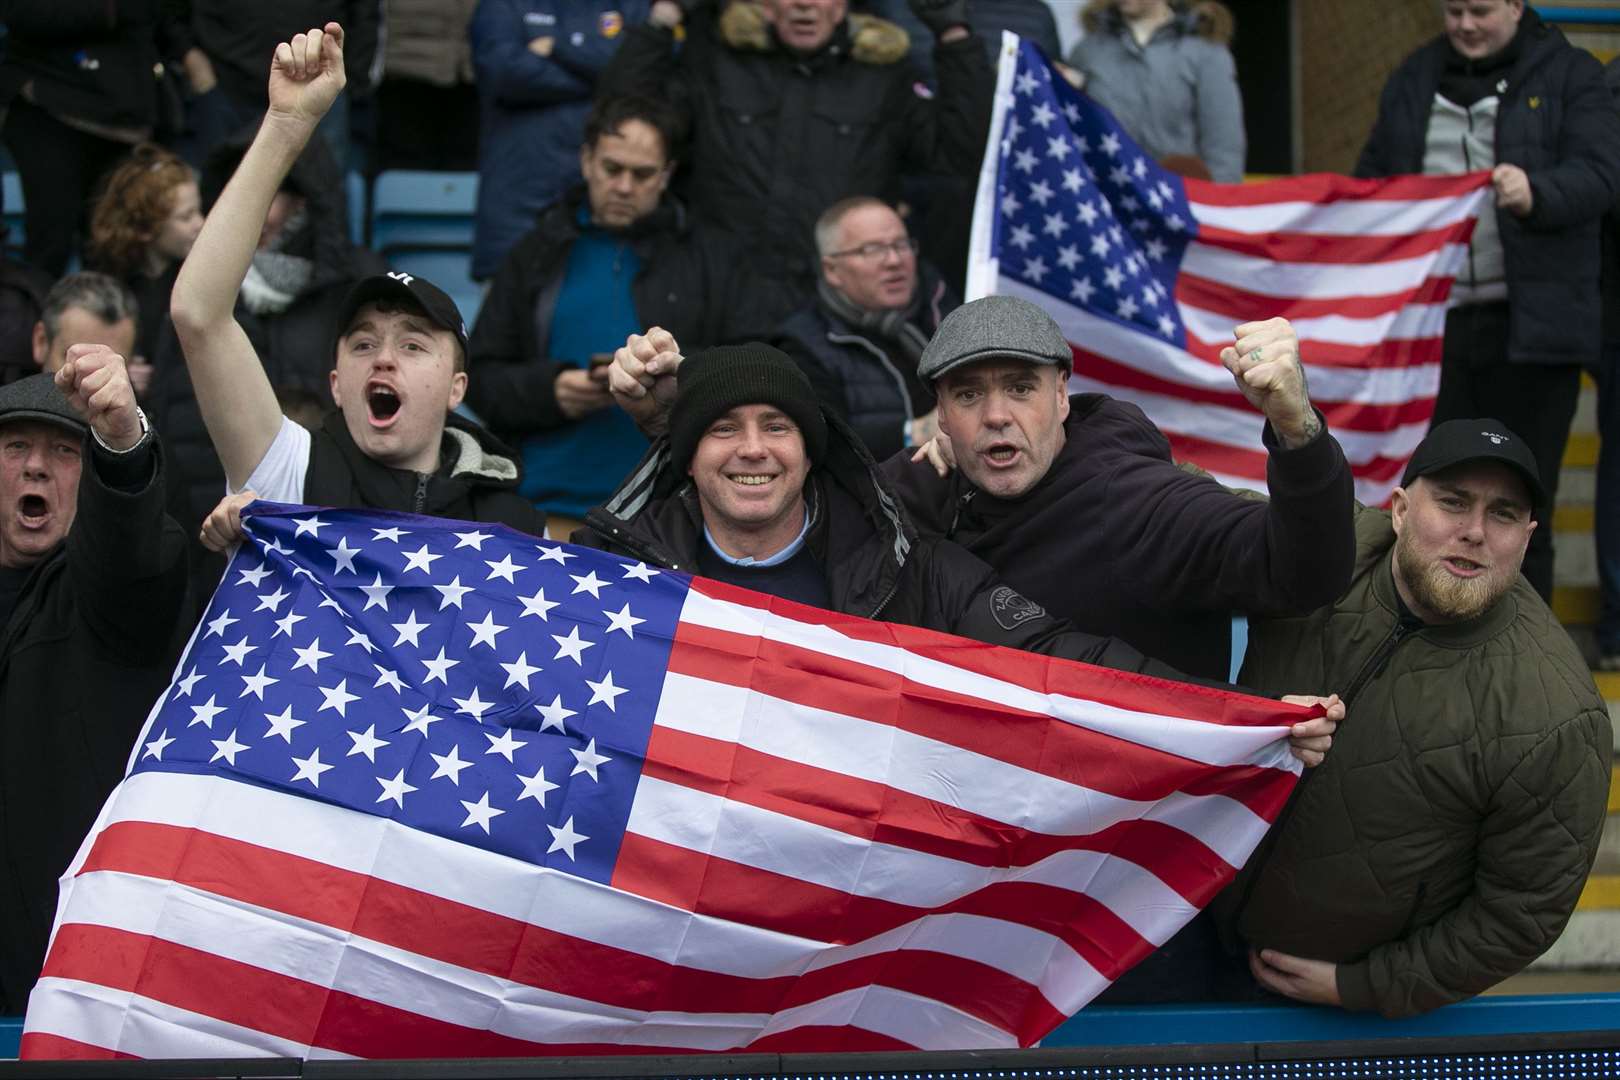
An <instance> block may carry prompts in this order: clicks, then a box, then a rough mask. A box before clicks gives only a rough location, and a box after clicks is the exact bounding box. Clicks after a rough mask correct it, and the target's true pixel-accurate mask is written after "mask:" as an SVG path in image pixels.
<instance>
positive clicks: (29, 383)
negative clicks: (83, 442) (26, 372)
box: [0, 371, 90, 435]
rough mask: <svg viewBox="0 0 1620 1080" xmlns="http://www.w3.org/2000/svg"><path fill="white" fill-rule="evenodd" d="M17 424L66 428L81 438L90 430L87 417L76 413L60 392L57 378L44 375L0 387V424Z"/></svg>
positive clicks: (29, 377) (33, 376)
mask: <svg viewBox="0 0 1620 1080" xmlns="http://www.w3.org/2000/svg"><path fill="white" fill-rule="evenodd" d="M13 420H41V421H44V422H45V423H47V424H57V425H59V426H61V427H65V428H67V429H68V430H70V431H72V432H74V433H75V434H77V435H84V434H85V433H86V432H88V431H89V430H90V427H89V425H88V424H86V423H85V422H84V417H82V416H80V415H79V414H78V413H76V412H74V411H73V406H71V405H69V404H68V399H67V398H66V397H64V396H63V394H62V391H60V390H58V389H57V388H56V377H55V376H54V375H47V374H46V373H45V372H43V371H42V372H40V373H39V374H37V375H30V376H28V377H27V378H26V379H18V380H17V381H16V382H14V383H9V384H7V385H6V386H0V424H9V423H11V422H12V421H13Z"/></svg>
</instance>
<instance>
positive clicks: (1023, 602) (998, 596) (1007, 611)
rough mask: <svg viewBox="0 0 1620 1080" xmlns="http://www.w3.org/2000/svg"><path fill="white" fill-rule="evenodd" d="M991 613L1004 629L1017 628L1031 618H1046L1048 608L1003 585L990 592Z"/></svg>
mask: <svg viewBox="0 0 1620 1080" xmlns="http://www.w3.org/2000/svg"><path fill="white" fill-rule="evenodd" d="M990 614H991V615H993V616H994V617H995V620H996V623H997V624H998V625H1000V627H1001V628H1002V629H1003V630H1015V629H1017V628H1018V627H1020V626H1022V625H1024V624H1025V623H1027V622H1029V621H1030V620H1031V619H1044V618H1045V617H1046V609H1045V608H1043V607H1041V605H1039V604H1037V603H1036V602H1035V601H1033V600H1031V599H1029V598H1028V597H1027V596H1024V595H1023V594H1021V593H1019V592H1018V590H1016V589H1013V588H1010V587H1008V586H1006V585H1002V586H1000V587H999V588H997V589H996V591H995V592H993V593H991V594H990Z"/></svg>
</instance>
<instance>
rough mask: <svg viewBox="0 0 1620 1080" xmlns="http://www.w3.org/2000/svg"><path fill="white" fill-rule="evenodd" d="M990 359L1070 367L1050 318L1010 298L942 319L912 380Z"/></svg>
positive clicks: (964, 307)
mask: <svg viewBox="0 0 1620 1080" xmlns="http://www.w3.org/2000/svg"><path fill="white" fill-rule="evenodd" d="M993 357H994V358H1003V359H1011V360H1027V361H1029V362H1030V363H1032V364H1053V365H1056V366H1061V367H1065V368H1066V367H1069V366H1070V365H1072V364H1073V363H1074V353H1073V352H1072V351H1071V350H1070V348H1069V343H1068V341H1067V340H1065V339H1064V337H1063V331H1061V330H1059V329H1058V324H1057V323H1055V322H1053V321H1052V316H1050V315H1048V314H1047V313H1046V312H1044V311H1042V310H1041V309H1040V308H1038V307H1036V306H1035V305H1034V304H1032V303H1030V302H1029V301H1028V300H1020V299H1018V298H1017V297H1016V296H986V297H984V298H983V299H982V300H974V301H972V302H971V303H967V304H963V305H962V306H961V307H959V308H957V309H956V310H955V311H953V312H951V313H950V314H949V315H947V316H945V319H944V321H943V322H941V323H940V324H939V329H938V330H937V331H935V332H934V338H933V340H932V341H930V342H929V343H928V347H927V348H926V349H924V350H923V354H922V360H921V361H919V362H918V364H917V374H918V375H920V376H921V377H922V378H924V379H926V380H929V381H932V380H934V379H937V378H939V377H940V376H941V375H943V374H945V373H946V372H947V371H950V370H951V369H952V368H955V367H960V366H962V365H963V364H971V363H973V362H974V361H976V360H989V359H991V358H993Z"/></svg>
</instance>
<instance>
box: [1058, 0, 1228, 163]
mask: <svg viewBox="0 0 1620 1080" xmlns="http://www.w3.org/2000/svg"><path fill="white" fill-rule="evenodd" d="M1080 22H1081V25H1082V26H1083V27H1084V28H1085V31H1086V36H1085V37H1084V38H1083V39H1081V41H1080V44H1078V45H1076V46H1075V47H1074V50H1073V51H1072V52H1070V53H1069V66H1070V67H1072V68H1074V69H1075V70H1076V71H1077V72H1079V74H1080V76H1081V78H1082V79H1083V80H1084V81H1083V82H1082V84H1081V85H1082V88H1083V89H1084V90H1085V92H1086V93H1088V94H1090V95H1091V96H1092V97H1093V98H1095V99H1096V100H1097V102H1098V103H1099V104H1101V105H1102V106H1103V107H1104V108H1106V109H1107V110H1108V111H1109V112H1111V113H1113V114H1114V116H1115V118H1117V119H1118V120H1119V122H1120V124H1121V125H1123V126H1124V128H1125V130H1126V131H1127V132H1129V133H1130V136H1131V137H1132V138H1133V139H1135V140H1136V141H1137V142H1138V143H1140V144H1141V146H1142V149H1143V150H1146V151H1147V152H1148V153H1149V154H1152V155H1153V156H1154V157H1155V158H1157V159H1158V160H1159V161H1161V162H1166V163H1167V164H1168V165H1169V166H1170V167H1171V168H1173V169H1175V171H1177V172H1181V173H1185V174H1188V175H1198V176H1202V175H1204V174H1206V173H1207V174H1208V177H1209V178H1211V179H1214V180H1219V181H1221V182H1223V183H1237V182H1238V181H1240V180H1242V179H1243V158H1244V153H1245V143H1244V136H1243V99H1242V97H1241V96H1240V95H1239V93H1238V85H1237V68H1236V66H1235V65H1234V64H1233V62H1232V52H1231V50H1230V49H1229V48H1228V47H1227V46H1228V43H1229V42H1230V41H1231V40H1232V13H1231V12H1230V11H1228V10H1227V8H1226V6H1225V5H1224V4H1221V3H1218V2H1217V0H1198V2H1196V3H1192V4H1187V3H1184V2H1183V0H1092V2H1091V3H1090V4H1089V5H1087V7H1086V9H1085V11H1084V12H1082V13H1081V16H1080ZM1167 159H1170V160H1167ZM1188 159H1196V160H1197V162H1198V163H1200V164H1201V165H1202V169H1201V170H1200V169H1198V168H1196V167H1193V162H1192V161H1191V160H1188Z"/></svg>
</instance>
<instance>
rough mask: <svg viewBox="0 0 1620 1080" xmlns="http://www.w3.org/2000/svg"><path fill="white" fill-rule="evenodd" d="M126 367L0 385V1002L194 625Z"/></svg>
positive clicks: (178, 536)
mask: <svg viewBox="0 0 1620 1080" xmlns="http://www.w3.org/2000/svg"><path fill="white" fill-rule="evenodd" d="M163 507H164V487H163V455H162V451H161V447H160V446H159V445H158V443H157V440H156V439H155V438H154V436H153V434H152V433H151V432H150V431H149V430H148V429H147V425H146V418H145V417H144V416H143V415H142V414H141V411H140V409H139V408H137V407H136V405H135V393H134V391H133V390H132V389H131V387H130V383H129V375H128V372H127V371H126V369H125V365H124V360H123V358H122V357H120V356H118V355H117V354H116V353H114V352H113V351H112V350H111V349H108V348H107V347H106V346H103V345H88V344H80V345H73V346H71V347H70V348H69V349H68V350H67V355H66V357H65V359H64V361H63V364H62V366H61V367H60V368H59V369H58V370H57V372H56V374H55V375H54V376H53V375H47V374H43V373H41V374H37V375H30V376H28V377H27V378H25V379H22V380H19V381H18V382H14V383H11V384H10V385H8V386H5V387H3V388H0V626H3V627H4V630H3V637H0V740H3V744H0V879H3V880H0V1010H3V1011H4V1012H5V1013H6V1014H8V1015H17V1014H20V1013H21V1012H22V1011H23V1008H24V1006H25V1005H26V1004H27V1001H28V992H29V990H30V989H32V988H33V985H34V982H35V980H36V979H38V978H39V971H40V965H41V964H42V963H43V962H44V959H45V942H46V939H47V937H48V936H49V934H50V929H51V920H52V917H53V916H54V915H55V912H56V881H57V878H58V877H59V876H61V874H62V872H63V871H64V870H66V869H67V866H68V863H69V862H70V861H71V860H72V858H73V854H74V852H75V851H76V850H77V849H78V846H79V843H80V841H81V840H83V839H84V836H85V834H86V833H87V832H89V830H90V825H91V823H92V822H94V820H95V817H96V814H97V813H98V812H99V811H100V809H101V804H102V802H103V801H104V800H105V799H106V797H107V794H108V792H110V791H111V790H112V789H113V787H114V785H116V784H117V783H118V780H119V779H120V777H122V776H123V773H124V766H125V763H126V762H127V760H128V758H129V753H130V748H131V747H132V746H133V745H134V742H135V738H136V736H137V735H138V734H139V733H140V730H141V725H142V724H143V723H144V722H145V720H146V714H147V711H148V710H149V709H150V708H151V707H152V703H153V702H154V701H156V699H157V697H158V694H160V693H161V692H162V690H163V688H164V686H166V685H167V684H168V681H169V676H170V674H171V672H172V669H173V666H174V659H175V657H176V656H177V655H178V654H179V649H180V645H181V644H182V643H183V642H184V640H185V635H186V633H187V632H188V631H189V630H190V627H189V626H186V625H183V623H182V613H183V612H185V611H188V610H189V607H188V605H187V602H186V546H185V536H184V534H183V533H182V532H181V530H180V526H179V525H177V524H176V523H175V522H174V521H173V520H171V519H169V518H168V517H166V516H165V515H164V512H163Z"/></svg>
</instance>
